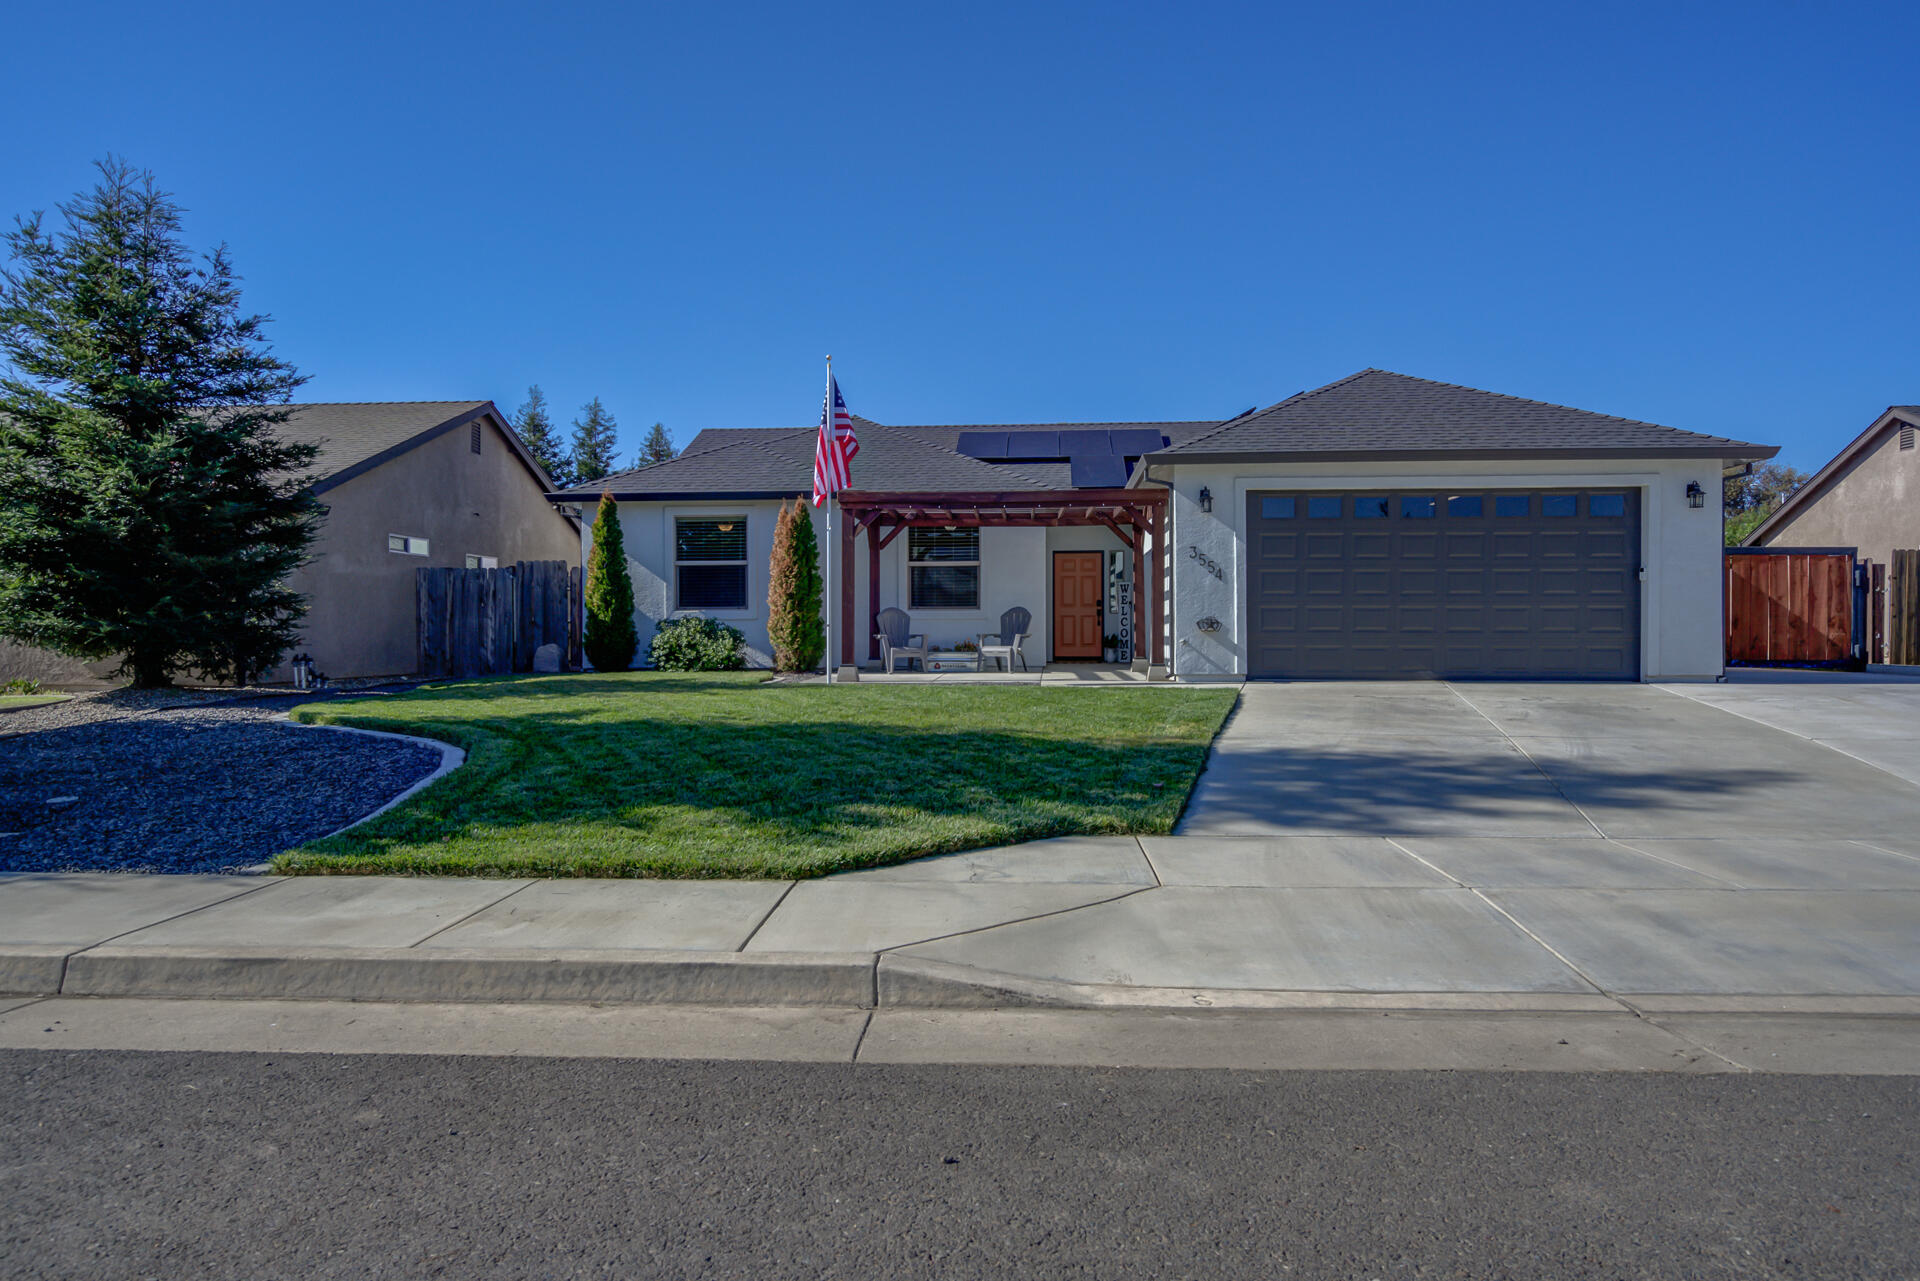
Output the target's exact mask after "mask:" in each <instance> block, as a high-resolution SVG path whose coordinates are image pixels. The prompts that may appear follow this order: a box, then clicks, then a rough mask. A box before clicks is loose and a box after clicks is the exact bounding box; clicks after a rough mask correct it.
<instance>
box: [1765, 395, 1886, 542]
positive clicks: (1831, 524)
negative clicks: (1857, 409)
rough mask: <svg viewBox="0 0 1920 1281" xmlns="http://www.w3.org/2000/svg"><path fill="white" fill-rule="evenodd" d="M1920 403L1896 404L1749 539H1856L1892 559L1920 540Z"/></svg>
mask: <svg viewBox="0 0 1920 1281" xmlns="http://www.w3.org/2000/svg"><path fill="white" fill-rule="evenodd" d="M1916 433H1920V405H1894V406H1892V407H1891V408H1889V409H1888V410H1887V411H1886V412H1885V413H1883V414H1881V415H1880V416H1879V417H1878V418H1876V419H1874V420H1873V422H1872V423H1871V424H1869V425H1868V427H1867V429H1866V430H1865V431H1863V432H1861V433H1860V434H1859V435H1858V436H1856V437H1854V438H1853V440H1852V441H1851V442H1850V443H1849V444H1848V445H1847V447H1846V448H1845V449H1842V450H1841V451H1840V452H1839V453H1838V454H1835V455H1834V456H1833V459H1832V460H1831V461H1830V462H1828V463H1827V465H1826V466H1824V467H1822V468H1821V469H1820V470H1819V471H1817V472H1815V473H1814V474H1813V476H1812V477H1811V478H1810V479H1808V481H1807V482H1806V483H1805V484H1803V485H1801V486H1800V488H1798V489H1796V490H1794V491H1793V492H1792V493H1791V494H1789V495H1787V498H1786V500H1785V501H1784V502H1782V503H1781V504H1780V506H1779V507H1777V508H1775V509H1774V511H1773V513H1772V514H1771V515H1770V516H1768V517H1767V518H1766V519H1765V520H1764V521H1762V522H1760V524H1759V525H1758V526H1757V527H1755V529H1754V531H1753V532H1752V533H1751V534H1748V535H1747V538H1746V545H1747V546H1749V547H1850V548H1853V549H1855V550H1856V552H1857V553H1858V555H1859V557H1860V559H1862V560H1871V561H1873V562H1875V563H1876V564H1881V565H1885V564H1889V563H1891V561H1892V559H1893V557H1892V552H1893V550H1894V549H1895V548H1907V547H1920V448H1915V445H1914V436H1915V435H1916Z"/></svg>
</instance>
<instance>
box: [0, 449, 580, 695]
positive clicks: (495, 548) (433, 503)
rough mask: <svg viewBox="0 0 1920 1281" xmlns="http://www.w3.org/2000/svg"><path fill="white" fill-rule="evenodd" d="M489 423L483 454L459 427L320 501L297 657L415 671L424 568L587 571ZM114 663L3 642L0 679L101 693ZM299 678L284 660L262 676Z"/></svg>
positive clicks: (565, 528)
mask: <svg viewBox="0 0 1920 1281" xmlns="http://www.w3.org/2000/svg"><path fill="white" fill-rule="evenodd" d="M483 421H484V427H483V430H482V434H481V444H480V452H479V453H478V454H475V453H474V452H473V450H472V447H471V438H470V435H469V432H468V430H467V428H466V427H464V426H463V427H458V428H455V429H454V430H452V431H448V432H444V433H442V434H441V435H440V436H438V437H436V438H435V439H433V440H430V441H428V442H426V443H425V444H423V445H419V446H417V447H415V448H414V449H411V450H409V451H407V452H406V453H404V454H401V455H400V456H399V457H397V458H395V459H393V460H392V461H390V462H387V463H385V464H383V465H382V466H379V467H376V468H374V469H373V470H372V471H369V472H366V473H364V474H362V475H359V476H356V477H354V478H353V479H352V480H349V481H347V482H345V483H344V484H341V485H338V486H335V487H334V488H332V489H329V490H326V491H325V492H323V493H322V494H321V495H320V501H321V503H322V504H323V505H324V506H325V507H326V508H327V515H326V519H325V521H324V522H323V523H322V525H321V528H320V534H319V537H318V538H316V539H315V540H314V556H315V559H314V560H313V562H312V563H311V564H308V565H307V566H305V567H304V568H302V569H300V570H298V571H296V572H295V573H294V574H293V576H292V578H291V580H290V581H291V583H292V585H293V586H294V588H295V589H296V590H298V591H300V592H302V593H303V594H305V595H306V596H307V598H308V608H307V616H306V619H305V622H304V624H303V625H302V627H301V631H300V640H299V642H298V644H297V645H296V646H295V647H294V650H293V651H292V652H293V653H300V652H302V651H305V652H307V653H311V654H312V655H313V656H314V661H315V663H316V665H317V666H318V667H319V669H320V670H321V671H322V672H324V673H326V674H327V675H329V676H333V677H354V676H395V675H405V674H407V673H410V672H412V671H413V670H414V667H415V636H414V627H415V619H414V571H415V570H416V569H419V568H421V567H422V566H428V565H442V566H455V567H458V566H463V565H465V564H466V557H467V553H469V552H472V553H474V554H477V555H482V556H492V557H495V558H497V559H498V560H499V562H500V564H502V565H511V564H512V563H513V562H514V561H517V560H563V561H566V562H567V563H568V564H571V565H577V564H579V563H580V559H579V558H580V541H579V537H578V535H577V534H576V533H575V531H574V526H573V522H572V521H570V520H568V519H567V518H566V517H565V516H563V515H562V514H561V513H560V511H559V509H557V508H555V507H554V506H553V505H552V504H551V503H549V502H548V501H547V500H546V496H545V494H544V492H543V491H542V489H541V487H540V483H539V482H538V481H537V480H536V479H535V478H534V476H533V474H532V473H531V472H529V471H528V470H527V469H526V467H525V466H524V465H523V464H522V463H521V462H520V460H519V459H518V458H517V457H515V456H514V454H513V449H512V446H511V445H509V444H508V443H507V439H506V436H505V434H504V433H503V431H502V428H501V426H500V424H498V423H497V422H495V421H494V420H493V419H492V418H491V417H488V418H486V419H485V420H483ZM388 534H407V535H411V536H413V537H417V538H425V539H427V546H428V550H429V552H430V554H429V555H427V556H410V555H399V554H396V553H393V552H389V551H388V550H387V535H388ZM117 663H118V660H116V659H107V660H103V661H101V662H98V663H79V662H76V661H75V660H72V659H68V658H63V657H61V656H60V655H58V654H52V653H48V652H47V651H45V650H39V649H32V648H29V647H26V646H20V645H13V644H10V643H7V642H0V680H7V679H11V678H13V677H16V676H25V677H31V678H33V679H36V680H39V681H42V682H44V683H46V684H48V685H50V686H68V687H74V686H88V685H101V684H106V683H108V680H107V673H109V672H110V671H112V670H113V668H114V667H115V666H116V665H117ZM291 676H292V672H291V669H290V668H289V667H288V666H287V665H286V664H282V665H281V666H280V667H279V668H277V669H275V670H274V671H272V672H270V673H268V674H267V675H266V677H265V678H264V679H266V680H268V681H286V680H289V679H291Z"/></svg>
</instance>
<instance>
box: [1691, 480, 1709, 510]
mask: <svg viewBox="0 0 1920 1281" xmlns="http://www.w3.org/2000/svg"><path fill="white" fill-rule="evenodd" d="M1706 505H1707V491H1706V490H1704V489H1702V488H1700V482H1699V481H1697V480H1690V481H1688V482H1687V506H1689V507H1705V506H1706Z"/></svg>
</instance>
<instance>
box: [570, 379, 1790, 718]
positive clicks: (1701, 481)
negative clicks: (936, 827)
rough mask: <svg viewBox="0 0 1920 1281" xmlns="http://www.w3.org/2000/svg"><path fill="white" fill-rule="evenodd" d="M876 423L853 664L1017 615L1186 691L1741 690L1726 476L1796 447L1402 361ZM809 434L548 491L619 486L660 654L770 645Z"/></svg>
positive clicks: (833, 605)
mask: <svg viewBox="0 0 1920 1281" xmlns="http://www.w3.org/2000/svg"><path fill="white" fill-rule="evenodd" d="M857 427H858V430H859V435H860V453H859V456H858V457H857V458H856V459H855V460H854V463H853V488H852V489H851V490H849V491H846V492H844V493H842V494H840V495H838V496H837V497H836V512H835V519H834V538H833V540H832V545H831V546H830V547H828V546H825V545H824V544H825V542H826V540H825V539H824V538H823V540H822V541H823V549H822V551H823V556H824V555H826V554H828V553H831V554H832V555H834V556H835V557H836V558H837V565H838V566H839V567H840V570H839V571H837V580H838V583H839V586H840V589H841V590H840V591H839V593H838V599H837V600H829V601H828V602H827V605H828V608H829V609H830V610H837V613H836V614H835V615H834V617H835V620H836V622H837V623H838V624H839V626H838V628H837V635H836V637H835V645H836V648H837V649H839V650H840V653H839V655H838V661H839V662H840V663H841V664H842V665H848V664H860V665H867V666H871V665H873V664H874V663H875V662H876V660H877V658H878V648H877V646H876V645H875V644H874V643H873V641H872V639H871V636H872V633H873V632H874V630H875V623H874V620H875V618H876V616H877V615H878V613H879V612H880V610H882V609H884V608H887V607H890V606H891V607H898V608H900V609H903V610H906V611H907V612H908V613H909V614H910V615H911V616H912V619H913V629H914V630H915V631H916V632H924V633H926V634H927V635H928V636H929V638H930V639H931V641H932V642H933V644H934V645H935V646H946V645H951V644H953V643H955V642H957V641H959V640H962V639H967V638H970V637H972V636H973V635H974V634H975V633H978V632H981V631H987V630H991V629H993V628H995V627H997V625H998V621H999V618H1000V614H1001V612H1002V611H1004V610H1006V609H1009V608H1011V607H1014V606H1022V607H1025V608H1027V609H1030V610H1031V611H1032V612H1033V616H1034V618H1033V624H1032V628H1031V631H1032V640H1031V641H1029V643H1028V648H1029V651H1030V652H1031V653H1032V654H1033V655H1034V656H1035V657H1036V658H1037V659H1039V660H1042V661H1060V660H1073V659H1093V658H1097V657H1098V656H1099V652H1100V644H1099V640H1100V637H1101V636H1102V635H1103V634H1121V635H1123V636H1126V637H1128V638H1129V639H1131V638H1132V637H1134V636H1138V637H1140V638H1141V640H1140V644H1139V645H1138V647H1137V652H1136V654H1135V656H1134V662H1135V665H1136V666H1144V667H1148V668H1149V669H1150V670H1151V673H1152V674H1154V675H1160V676H1171V677H1174V678H1176V679H1186V680H1205V679H1209V678H1226V677H1233V676H1241V675H1252V676H1256V677H1326V676H1342V677H1368V678H1412V677H1425V676H1433V675H1441V676H1455V677H1471V676H1487V677H1541V678H1596V679H1626V680H1632V679H1646V680H1653V679H1705V678H1712V677H1717V676H1719V675H1720V674H1721V672H1722V670H1723V667H1724V664H1723V661H1722V654H1723V651H1722V636H1721V606H1720V595H1721V569H1720V562H1721V550H1722V545H1721V534H1720V494H1721V484H1720V478H1721V473H1722V470H1723V469H1724V468H1725V467H1727V466H1730V465H1737V464H1740V463H1743V462H1747V461H1752V460H1756V459H1764V458H1770V457H1772V456H1773V455H1774V454H1775V453H1776V452H1777V450H1776V449H1775V448H1774V447H1771V446H1764V445H1753V444H1748V443H1745V442H1742V441H1736V440H1729V439H1726V438H1724V437H1718V436H1704V435H1698V434H1695V433H1692V432H1685V431H1679V430H1676V429H1674V428H1671V427H1661V426H1658V425H1655V424H1652V423H1644V422H1637V421H1634V420H1631V419H1625V418H1615V417H1610V416H1608V415H1604V414H1595V413H1588V412H1586V411H1583V410H1577V409H1568V408H1565V407H1562V406H1558V405H1549V404H1543V403H1541V402H1539V401H1532V400H1522V399H1519V398H1516V397H1512V396H1502V395H1497V394H1495V393H1492V392H1485V391H1476V390H1474V389H1472V388H1467V387H1458V386H1454V385H1452V384H1448V383H1438V382H1431V381H1428V380H1426V379H1423V378H1410V377H1407V376H1406V375H1403V374H1394V373H1388V372H1386V371H1384V370H1378V369H1368V370H1363V371H1361V372H1360V373H1357V374H1354V375H1352V376H1350V377H1347V378H1343V379H1341V380H1339V381H1338V382H1334V383H1329V384H1328V385H1326V386H1325V387H1321V388H1319V389H1317V390H1315V391H1309V392H1302V393H1300V394H1299V395H1296V396H1293V397H1290V398H1288V399H1287V400H1284V401H1281V402H1280V403H1278V404H1276V405H1273V406H1272V407H1270V408H1268V409H1265V410H1260V411H1258V412H1255V411H1249V412H1248V413H1246V414H1243V415H1241V416H1240V417H1238V418H1234V419H1230V420H1227V421H1224V422H1222V421H1190V422H1163V423H1068V424H1031V425H999V426H943V427H900V426H886V425H882V424H879V423H874V422H870V421H867V420H858V421H857ZM813 446H814V429H813V428H811V427H808V428H798V429H790V428H769V429H729V430H709V431H705V432H702V433H701V434H700V435H699V436H697V437H696V438H695V439H694V440H693V441H692V442H691V443H690V444H689V445H688V447H687V449H686V451H685V452H684V453H683V454H682V455H681V456H680V457H678V458H676V459H674V460H672V461H671V462H665V463H659V464H656V465H654V466H652V467H646V468H641V469H639V470H636V471H631V472H624V473H619V474H616V475H614V476H610V477H607V478H605V479H604V480H600V481H595V482H594V483H593V484H591V485H586V486H581V487H578V488H575V489H571V490H566V491H562V492H558V493H555V494H552V495H550V496H551V497H552V498H553V499H554V500H555V501H557V502H561V503H565V504H572V505H580V506H584V505H585V504H590V503H591V502H593V501H594V500H595V499H596V498H597V497H598V496H599V494H600V493H601V491H602V490H608V491H611V492H612V494H613V496H614V498H615V499H616V500H617V501H618V503H619V505H620V515H621V522H622V528H623V532H624V535H625V539H626V546H627V554H628V557H629V560H630V562H631V564H630V569H631V570H632V573H633V578H634V593H635V602H636V605H635V613H636V616H637V621H638V622H639V624H640V631H641V643H642V653H643V654H644V652H645V644H646V639H647V637H648V636H649V635H650V634H651V632H652V630H653V627H654V625H655V624H657V623H658V622H660V621H661V620H663V619H666V618H671V617H675V616H677V615H684V614H705V615H710V616H713V617H717V618H721V619H724V620H726V621H728V622H730V623H732V624H734V625H735V626H737V627H739V628H740V629H741V630H742V631H743V632H744V633H745V634H746V637H747V647H748V651H749V655H750V661H752V662H754V663H756V664H758V665H765V664H766V663H767V662H768V661H769V656H768V649H769V646H768V643H767V632H766V618H767V612H766V587H767V584H766V576H767V565H768V557H769V553H770V551H771V547H772V536H773V518H774V514H775V512H776V511H777V509H778V504H779V502H780V500H782V499H785V498H791V497H795V496H799V495H802V494H804V493H806V492H808V490H809V488H810V477H811V469H812V457H813ZM1695 501H1698V502H1699V503H1700V506H1699V507H1695V506H1693V505H1692V504H1693V503H1694V502H1695ZM590 537H591V534H590V531H585V530H584V529H583V539H584V538H590Z"/></svg>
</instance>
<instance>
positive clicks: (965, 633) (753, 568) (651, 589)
mask: <svg viewBox="0 0 1920 1281" xmlns="http://www.w3.org/2000/svg"><path fill="white" fill-rule="evenodd" d="M779 510H780V505H779V503H778V502H774V501H770V500H759V501H751V502H732V503H728V502H629V503H622V504H620V528H621V534H622V536H623V537H624V538H625V540H626V552H627V573H628V575H629V576H630V577H631V578H632V579H633V600H634V621H635V623H636V624H637V625H638V627H639V630H640V656H639V662H640V663H641V664H642V665H644V664H645V662H646V653H647V646H648V645H649V644H650V643H651V642H652V640H653V633H654V628H655V627H656V626H657V625H658V624H659V623H660V622H661V621H662V620H664V619H667V618H673V617H678V616H680V615H682V614H692V613H702V614H706V615H708V616H710V617H713V618H717V619H719V620H721V621H722V622H725V623H728V624H731V625H732V626H734V627H737V628H739V629H740V631H741V632H742V633H743V634H744V635H745V637H746V649H747V664H748V666H750V667H770V666H772V664H773V654H772V645H771V643H770V642H769V640H768V638H767V571H768V566H769V563H770V561H771V558H772V555H773V525H774V520H775V517H776V516H777V515H778V513H779ZM676 516H734V517H739V518H740V519H743V520H745V521H746V522H747V607H746V608H745V609H742V610H677V609H676V607H675V601H674V575H673V521H674V518H675V517H676ZM587 517H588V519H587V520H586V521H585V522H584V524H583V526H582V530H581V548H580V551H581V558H582V563H583V564H584V563H586V558H587V556H588V554H589V553H590V552H591V551H592V550H593V526H592V512H591V510H589V511H588V513H587ZM814 536H815V537H816V538H817V539H819V540H820V543H821V549H822V562H821V573H822V574H825V573H826V568H827V567H826V563H825V553H826V530H825V528H824V527H823V525H822V523H821V517H820V513H819V511H818V509H816V510H815V511H814ZM907 538H908V535H906V534H902V535H900V536H899V537H898V538H896V539H894V540H893V542H892V543H890V544H888V545H887V546H886V547H885V548H883V549H882V550H881V552H880V608H882V609H888V608H893V609H903V610H906V611H907V613H908V614H910V615H911V616H912V618H913V629H914V631H916V632H923V633H925V634H926V636H927V638H928V640H929V641H930V642H931V644H933V645H934V646H935V647H936V648H941V649H945V648H951V647H952V646H953V645H955V644H957V643H959V642H960V641H962V640H972V639H974V638H975V637H976V636H978V635H979V633H981V632H988V631H998V630H999V627H1000V615H1001V614H1003V613H1005V612H1006V611H1007V610H1009V609H1012V608H1014V607H1016V606H1019V607H1023V608H1025V609H1028V610H1030V611H1032V613H1033V625H1032V627H1031V629H1030V636H1029V639H1028V641H1027V643H1026V653H1027V655H1028V661H1029V662H1031V663H1033V664H1035V665H1038V664H1041V663H1045V662H1047V661H1049V660H1050V659H1051V658H1052V657H1053V651H1052V640H1053V638H1052V626H1051V623H1052V618H1053V556H1052V553H1053V552H1055V551H1113V550H1123V549H1124V547H1123V544H1122V543H1121V542H1120V540H1119V539H1118V538H1116V537H1114V535H1113V533H1112V532H1111V531H1110V530H1106V529H1102V528H1099V527H1073V528H1064V529H983V530H981V531H980V605H979V608H977V609H914V608H913V606H912V604H911V601H910V591H909V576H908V561H907ZM838 541H839V528H838V523H837V519H836V529H835V535H834V542H835V544H836V545H837V544H838ZM869 563H870V561H869V553H868V549H867V539H866V535H865V534H864V533H863V534H861V535H859V536H858V537H857V538H856V539H855V540H854V544H853V549H852V556H851V564H850V566H849V568H850V571H851V573H852V576H853V593H854V594H853V600H854V630H853V638H854V659H855V662H856V663H857V664H858V665H860V666H862V667H872V666H876V665H877V660H875V659H873V658H871V657H869V654H870V652H871V644H870V641H871V629H870V628H869V626H868V615H869V606H870V597H869V596H868V581H869V573H870V571H869ZM1129 572H1130V571H1129ZM836 587H837V583H836ZM826 604H827V607H828V609H829V610H832V611H834V612H833V614H832V617H833V621H834V623H835V625H836V627H837V626H838V623H839V618H840V615H839V613H838V596H837V593H836V594H834V595H830V596H829V597H828V600H827V602H826ZM1110 630H1111V629H1110ZM834 647H835V650H836V652H837V651H838V648H839V637H838V636H835V638H834Z"/></svg>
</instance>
